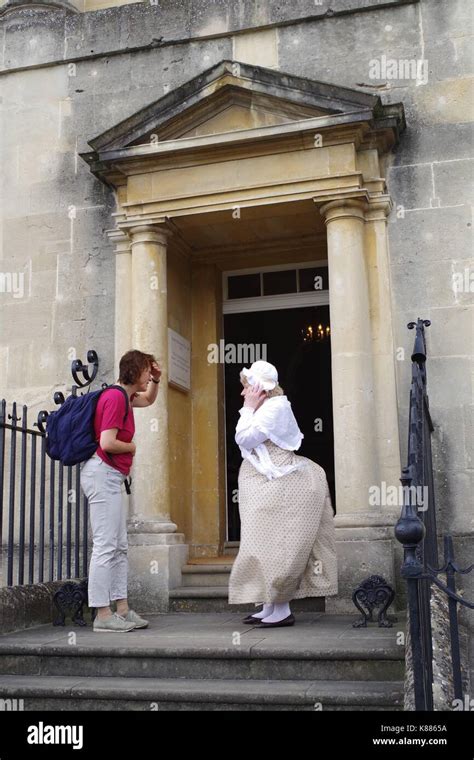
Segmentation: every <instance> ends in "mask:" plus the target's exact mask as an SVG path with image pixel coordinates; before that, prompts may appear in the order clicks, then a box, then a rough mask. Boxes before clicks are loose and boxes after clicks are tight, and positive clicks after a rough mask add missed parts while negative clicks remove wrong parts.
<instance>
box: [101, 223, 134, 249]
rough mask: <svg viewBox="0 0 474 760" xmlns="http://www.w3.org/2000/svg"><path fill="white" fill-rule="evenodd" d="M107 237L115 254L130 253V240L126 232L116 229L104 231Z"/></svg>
mask: <svg viewBox="0 0 474 760" xmlns="http://www.w3.org/2000/svg"><path fill="white" fill-rule="evenodd" d="M106 233H107V237H108V238H109V240H111V241H112V243H114V245H115V251H114V252H115V253H130V246H131V242H130V238H129V236H128V235H127V233H126V232H124V231H123V230H121V229H119V228H118V227H116V228H115V229H113V230H106Z"/></svg>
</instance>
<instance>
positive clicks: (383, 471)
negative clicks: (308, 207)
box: [365, 196, 402, 509]
mask: <svg viewBox="0 0 474 760" xmlns="http://www.w3.org/2000/svg"><path fill="white" fill-rule="evenodd" d="M391 207H392V202H391V200H390V198H389V196H382V197H381V198H374V199H371V200H370V202H369V206H368V208H367V210H366V212H365V220H366V221H365V237H366V245H365V253H366V262H367V272H368V278H369V294H370V322H371V326H372V353H373V366H374V392H375V407H376V421H377V450H378V455H379V467H380V472H379V475H380V479H381V483H382V482H383V483H385V484H386V485H387V486H390V485H392V486H393V485H394V486H396V487H398V486H399V485H400V480H399V478H400V442H399V430H398V411H397V390H396V374H395V348H394V342H393V331H392V310H391V288H390V266H389V256H388V234H387V215H388V214H389V213H390V209H391ZM399 506H400V509H401V507H402V505H401V504H400V505H399Z"/></svg>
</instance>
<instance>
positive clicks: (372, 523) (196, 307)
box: [83, 61, 404, 611]
mask: <svg viewBox="0 0 474 760" xmlns="http://www.w3.org/2000/svg"><path fill="white" fill-rule="evenodd" d="M403 128H404V116H403V107H402V106H401V104H397V105H390V106H383V105H382V104H381V102H380V99H379V98H378V97H377V96H374V95H370V94H366V93H362V92H358V91H353V90H349V89H347V88H343V87H336V86H334V85H330V84H326V83H321V82H314V81H311V80H307V79H300V78H298V77H293V76H288V75H286V74H282V73H281V72H278V71H273V70H269V69H263V68H260V67H257V66H250V65H247V64H242V63H239V62H236V61H222V62H221V63H220V64H218V65H217V66H215V67H213V68H212V69H209V70H208V71H207V72H205V73H204V74H202V75H200V76H199V77H196V78H195V79H192V80H190V81H189V82H187V83H186V84H185V85H183V86H182V87H180V88H178V89H177V90H175V91H173V92H170V93H168V94H167V95H165V96H163V97H162V98H160V99H159V100H157V101H156V102H154V103H152V104H151V105H150V106H148V107H147V108H145V109H143V110H142V111H140V112H138V113H136V114H134V115H133V116H131V117H129V118H128V119H126V120H125V121H123V122H121V123H120V124H118V125H117V126H115V127H114V128H112V129H111V130H108V131H107V132H105V133H104V134H102V135H100V136H98V137H97V138H95V139H94V140H92V141H91V142H90V145H91V147H92V152H91V153H88V154H83V158H84V159H85V160H86V161H88V163H89V165H90V168H91V171H93V173H94V174H95V175H96V176H97V177H98V178H100V179H101V181H103V182H105V183H107V184H108V185H109V186H110V187H112V188H113V190H114V192H115V195H116V200H117V212H116V213H115V215H114V216H115V220H116V226H115V228H114V229H112V230H109V231H108V234H109V237H110V239H111V241H112V242H113V243H114V245H115V261H116V270H115V271H116V288H115V302H116V311H115V359H116V365H117V364H118V360H119V358H120V356H121V355H122V354H123V353H124V352H125V351H126V350H128V349H129V348H131V347H133V348H137V349H140V350H143V351H150V352H152V353H154V354H155V356H157V359H158V361H159V364H160V366H161V368H162V372H163V375H162V378H163V381H162V383H161V386H160V392H159V395H158V400H157V402H156V403H155V404H154V405H153V406H152V407H150V408H146V409H141V410H139V412H137V414H136V415H135V416H136V423H137V432H136V441H137V455H136V458H135V463H134V479H133V489H132V490H133V495H132V499H131V510H130V515H129V533H130V551H129V555H130V562H131V576H132V577H131V592H132V594H135V595H137V596H139V597H140V599H141V600H142V608H143V609H146V608H147V605H148V607H149V608H151V606H153V607H154V608H155V609H166V607H167V596H168V591H169V589H170V588H173V587H175V586H177V585H179V584H180V580H181V579H180V568H181V566H182V564H183V563H184V562H185V561H186V559H187V557H188V556H191V557H206V556H208V557H214V556H218V555H219V554H221V553H222V551H223V546H224V543H225V541H226V520H225V514H226V505H225V501H226V494H225V481H226V459H225V430H224V427H225V426H224V388H223V385H224V378H223V366H222V364H220V363H215V362H214V363H211V362H209V361H208V353H209V346H210V345H212V344H216V343H217V344H218V343H219V341H220V340H221V338H222V323H223V320H222V313H223V300H224V294H223V287H222V275H223V272H225V271H228V270H233V271H235V270H239V269H242V270H246V269H248V268H255V267H268V266H270V265H275V266H280V265H287V264H292V263H294V262H295V263H305V262H306V263H314V264H315V266H316V265H317V263H318V262H322V261H327V267H328V272H329V308H330V317H331V356H332V398H333V409H332V414H333V421H334V463H335V483H336V506H337V515H336V527H337V536H338V550H339V552H338V558H339V574H340V595H339V596H338V597H337V598H332V599H331V600H330V601H329V600H328V606H329V604H330V605H331V609H332V610H335V611H337V610H345V609H347V608H348V606H349V605H350V601H349V600H350V594H351V592H352V590H353V588H354V586H355V585H356V584H357V582H358V581H359V580H362V579H363V578H365V577H366V576H367V575H369V574H370V573H377V574H381V575H384V576H385V577H386V578H387V580H389V581H391V582H393V578H394V574H395V571H396V567H395V561H394V548H393V526H394V524H395V522H396V520H397V518H398V516H399V510H398V509H397V508H393V507H385V506H384V505H383V504H380V505H377V506H371V505H370V504H369V489H370V487H371V486H378V485H381V484H382V483H386V484H387V485H398V483H399V481H398V478H399V475H400V450H399V433H398V422H397V403H396V389H395V369H394V346H393V339H392V324H391V302H390V285H389V260H388V241H387V222H386V220H387V215H388V214H389V212H390V209H391V205H392V201H391V199H390V195H389V193H388V192H387V188H386V183H385V179H384V165H385V159H386V155H387V153H388V152H389V151H390V150H392V149H393V148H394V146H396V144H397V141H398V135H399V132H400V131H401V130H402V129H403ZM168 328H171V330H173V331H175V332H176V333H178V334H179V335H180V336H182V338H184V339H185V340H187V341H189V342H190V346H191V387H190V389H183V388H180V387H177V386H176V385H175V384H172V383H171V384H169V383H168V380H169V356H168V340H169V335H168ZM270 360H271V359H270ZM239 370H240V366H236V367H235V371H236V372H238V371H239ZM115 371H117V366H116V370H115Z"/></svg>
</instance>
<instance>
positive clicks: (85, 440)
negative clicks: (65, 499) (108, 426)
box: [45, 385, 129, 466]
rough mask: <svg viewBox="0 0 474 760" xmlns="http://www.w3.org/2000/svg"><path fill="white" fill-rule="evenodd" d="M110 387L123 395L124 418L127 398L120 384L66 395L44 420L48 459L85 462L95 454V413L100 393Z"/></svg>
mask: <svg viewBox="0 0 474 760" xmlns="http://www.w3.org/2000/svg"><path fill="white" fill-rule="evenodd" d="M110 388H119V389H120V390H121V391H122V393H123V394H124V396H125V400H126V401H125V403H126V412H125V416H124V418H123V421H124V422H125V420H126V419H127V415H128V409H129V400H128V395H127V392H126V391H125V389H124V388H122V387H121V386H120V385H108V386H107V388H101V390H99V391H92V392H90V391H89V392H88V393H85V394H84V395H83V396H73V395H71V396H68V398H67V399H66V401H64V403H63V404H61V406H60V408H59V409H57V410H56V411H54V412H50V413H49V415H48V418H47V420H46V441H45V445H46V451H47V453H48V454H49V456H50V457H51V459H56V460H59V461H60V462H62V463H63V464H64V465H66V466H68V465H73V464H77V463H78V462H85V461H86V460H87V459H90V457H91V456H92V455H93V454H94V453H95V451H96V449H97V447H98V443H97V441H96V439H95V432H94V415H95V410H96V407H97V402H98V400H99V397H100V395H101V393H103V392H104V391H107V390H109V389H110Z"/></svg>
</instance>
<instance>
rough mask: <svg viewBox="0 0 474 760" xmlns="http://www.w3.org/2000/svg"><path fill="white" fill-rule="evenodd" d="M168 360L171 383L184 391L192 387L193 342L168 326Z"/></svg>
mask: <svg viewBox="0 0 474 760" xmlns="http://www.w3.org/2000/svg"><path fill="white" fill-rule="evenodd" d="M168 361H169V380H168V382H169V383H170V384H171V385H175V386H176V387H177V388H180V390H183V391H189V390H190V389H191V343H190V342H189V340H186V338H183V336H182V335H180V334H179V333H177V332H175V331H174V330H172V329H171V328H170V327H168Z"/></svg>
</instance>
